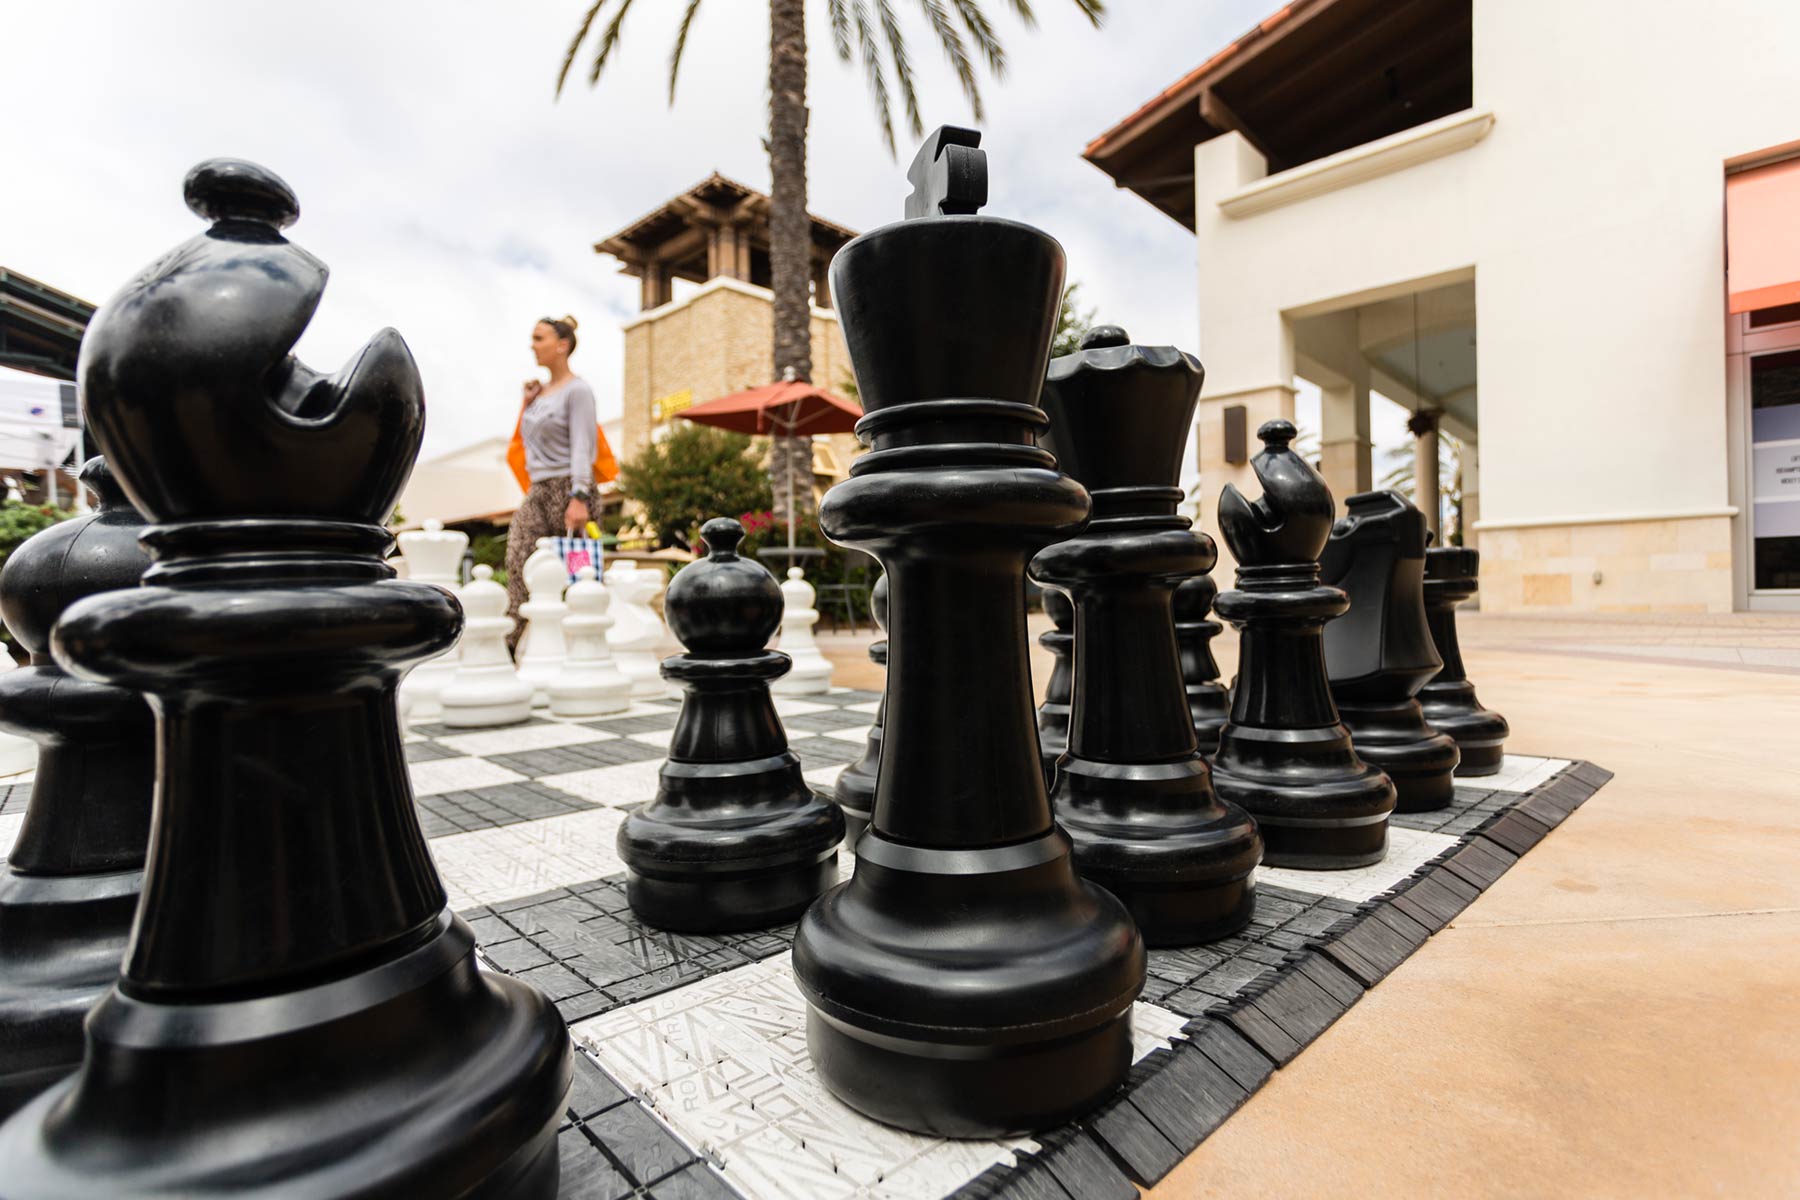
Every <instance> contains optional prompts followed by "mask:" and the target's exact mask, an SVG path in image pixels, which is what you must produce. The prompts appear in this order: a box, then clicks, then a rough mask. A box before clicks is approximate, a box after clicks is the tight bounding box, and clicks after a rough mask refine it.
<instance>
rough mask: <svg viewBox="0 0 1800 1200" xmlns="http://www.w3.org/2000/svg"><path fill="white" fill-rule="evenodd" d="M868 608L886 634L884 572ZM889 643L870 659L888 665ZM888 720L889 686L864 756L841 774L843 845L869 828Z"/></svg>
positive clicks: (877, 648) (852, 845) (872, 649)
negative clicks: (883, 730)
mask: <svg viewBox="0 0 1800 1200" xmlns="http://www.w3.org/2000/svg"><path fill="white" fill-rule="evenodd" d="M869 609H870V611H871V612H872V613H873V614H874V616H875V625H876V627H877V628H879V629H880V630H881V631H882V632H883V633H886V632H887V620H888V582H887V576H886V575H883V576H882V577H881V578H879V579H877V580H876V581H875V590H874V591H873V592H871V593H869ZM887 660H888V644H887V639H886V638H882V639H881V640H880V641H878V642H876V643H875V644H874V645H872V646H870V647H869V661H870V662H873V663H876V664H878V665H880V666H881V667H882V668H883V669H885V668H886V667H887ZM886 721H887V687H886V685H885V684H884V685H883V686H882V691H881V707H880V708H878V709H876V710H875V723H874V724H873V725H871V726H869V736H868V738H867V740H865V741H864V742H863V756H862V757H861V758H859V759H857V760H856V761H855V762H853V763H851V764H850V765H849V766H847V767H845V768H844V769H843V770H842V771H841V772H839V773H838V777H837V786H836V789H835V794H836V798H837V803H838V807H839V808H841V809H843V810H844V845H845V846H847V847H848V848H850V849H851V850H855V849H856V843H857V842H858V841H859V840H861V838H862V835H863V831H864V830H866V829H867V828H868V827H869V818H870V817H871V815H872V814H873V813H874V811H875V777H876V774H877V773H878V772H879V770H880V768H881V742H882V733H881V727H882V725H883V724H884V723H885V722H886Z"/></svg>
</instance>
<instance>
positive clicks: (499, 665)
mask: <svg viewBox="0 0 1800 1200" xmlns="http://www.w3.org/2000/svg"><path fill="white" fill-rule="evenodd" d="M461 599H462V606H463V615H464V617H465V618H466V619H465V621H464V623H463V640H462V661H461V662H459V663H457V665H456V678H454V679H452V680H451V681H450V682H449V683H448V684H446V685H445V686H444V690H443V691H441V692H439V693H438V703H439V704H441V705H442V706H443V709H444V715H443V722H444V724H446V725H449V726H451V727H453V728H456V729H472V728H478V727H480V726H483V725H517V724H518V723H520V722H521V721H529V720H530V719H531V685H530V684H529V683H526V682H525V681H524V680H523V679H520V678H519V673H518V672H517V671H515V670H513V664H512V656H511V655H509V654H507V652H506V634H507V631H508V630H510V629H511V628H512V619H511V618H510V617H508V616H507V615H506V589H505V588H503V587H501V586H500V585H499V584H497V583H495V582H494V568H492V567H490V566H488V565H487V564H486V563H483V564H482V565H480V566H478V567H476V568H475V578H474V579H471V580H470V581H469V584H468V586H467V587H465V588H463V590H462V592H461Z"/></svg>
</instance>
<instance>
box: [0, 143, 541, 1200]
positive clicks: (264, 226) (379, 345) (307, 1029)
mask: <svg viewBox="0 0 1800 1200" xmlns="http://www.w3.org/2000/svg"><path fill="white" fill-rule="evenodd" d="M186 194H187V201H188V206H189V207H190V208H192V209H193V210H194V211H195V212H196V213H198V214H200V215H201V216H203V217H206V218H209V219H210V220H211V221H212V225H211V227H210V228H209V229H207V230H206V232H204V233H202V234H201V235H199V236H197V237H195V238H193V239H191V240H190V241H188V242H186V243H185V244H183V245H182V246H180V247H178V248H177V249H175V250H174V251H173V252H172V253H170V254H168V255H166V256H165V257H163V258H162V259H161V260H159V261H158V262H156V263H155V264H153V265H151V266H150V267H148V268H146V269H145V270H144V271H143V272H141V273H140V274H139V275H138V276H137V277H136V278H135V279H133V280H132V281H131V282H130V283H128V284H127V285H126V286H125V288H124V290H122V291H121V292H119V294H118V295H116V296H114V297H113V298H112V299H111V300H110V301H108V302H107V304H106V305H105V306H104V307H103V308H102V309H101V310H100V312H99V313H97V314H96V315H95V317H94V320H93V322H92V324H90V325H89V327H88V330H87V335H86V338H85V340H84V341H83V343H82V348H81V365H80V375H81V387H82V396H83V408H84V411H85V413H86V416H87V422H88V430H89V433H90V434H91V436H92V437H93V439H94V441H95V442H96V443H97V444H98V445H99V446H100V448H101V449H102V450H103V451H104V452H105V454H106V458H107V461H108V462H109V463H110V464H111V466H112V469H113V472H114V473H115V475H116V476H117V478H118V481H119V484H120V486H121V487H122V488H123V490H124V491H125V493H126V495H127V497H128V498H129V499H130V500H131V502H132V503H133V504H135V505H136V507H137V508H138V510H139V511H140V512H142V513H143V514H144V515H145V517H146V518H148V519H149V520H150V521H152V522H155V524H153V525H152V526H151V527H150V528H148V529H146V530H145V531H144V534H143V543H144V545H145V546H147V547H148V548H149V550H150V552H151V555H152V557H153V558H154V560H155V561H154V563H153V565H152V566H151V567H150V569H149V570H148V571H147V572H146V573H145V575H144V578H143V585H142V586H141V587H138V588H132V589H128V590H125V591H115V592H108V593H105V594H102V595H98V596H90V597H88V598H86V599H84V600H81V601H79V602H77V603H76V604H74V605H73V606H71V607H70V608H69V609H68V610H67V611H66V612H65V613H64V614H63V616H62V619H61V621H60V622H59V623H58V624H57V626H56V628H55V631H54V633H53V634H52V639H51V646H52V649H53V650H54V652H55V655H56V659H57V661H58V662H59V663H61V664H62V665H63V667H64V668H65V669H66V670H68V671H70V672H71V673H73V674H76V675H78V676H80V677H81V678H83V679H88V680H96V681H101V682H106V683H111V684H114V685H116V686H119V687H124V688H131V689H135V690H138V691H141V692H145V693H148V694H149V695H150V696H151V697H152V698H153V701H154V707H155V709H156V726H157V734H156V736H157V739H158V740H157V755H156V800H155V807H156V813H155V819H154V820H153V822H152V828H151V845H150V851H149V856H148V860H147V863H146V867H145V876H144V888H143V900H142V903H141V904H140V906H139V909H138V915H137V924H136V926H135V928H134V929H133V932H132V937H131V943H130V947H129V950H128V952H127V955H126V958H125V963H124V971H123V977H122V979H121V981H120V983H119V985H118V986H117V987H116V988H114V989H113V990H112V991H111V992H109V993H107V995H106V996H105V997H104V998H103V999H102V1000H101V1001H100V1002H99V1003H98V1004H96V1005H95V1006H94V1009H93V1011H92V1012H91V1013H90V1014H89V1016H88V1020H87V1031H86V1032H87V1053H86V1058H85V1060H84V1061H83V1063H82V1066H81V1069H80V1070H79V1071H78V1072H76V1074H75V1075H74V1076H73V1077H72V1078H71V1079H69V1080H66V1081H64V1082H63V1083H62V1084H59V1085H57V1086H55V1087H53V1088H51V1089H50V1090H49V1091H47V1092H46V1093H44V1094H43V1095H41V1096H39V1097H38V1098H37V1099H35V1100H33V1101H32V1102H31V1103H30V1104H29V1105H27V1106H26V1107H25V1108H23V1109H22V1110H20V1111H19V1113H18V1114H17V1115H15V1116H14V1117H13V1119H12V1120H11V1121H9V1122H8V1123H7V1124H6V1125H5V1126H4V1127H0V1162H3V1163H5V1169H4V1175H5V1180H6V1182H5V1185H4V1189H3V1190H4V1191H5V1192H6V1194H7V1196H8V1197H12V1198H18V1200H25V1198H38V1197H51V1196H56V1197H63V1196H128V1195H129V1196H148V1195H158V1196H175V1195H184V1196H185V1195H225V1194H231V1195H250V1194H255V1195H259V1196H274V1195H281V1196H307V1197H315V1198H325V1197H343V1196H476V1195H479V1196H495V1197H501V1196H504V1197H519V1198H533V1200H535V1198H538V1197H544V1198H548V1197H551V1196H554V1195H555V1194H556V1190H557V1182H558V1170H557V1157H556V1130H557V1125H558V1122H559V1120H560V1119H561V1117H562V1115H563V1097H564V1094H565V1093H566V1092H567V1090H568V1086H569V1058H568V1055H569V1042H568V1034H567V1031H566V1030H565V1029H564V1027H563V1022H562V1018H561V1017H560V1016H558V1015H557V1011H556V1009H555V1008H554V1007H552V1006H551V1004H550V1003H549V1002H548V1001H547V1000H545V999H544V997H543V996H542V995H540V994H539V993H538V992H537V991H536V990H535V989H533V988H531V987H529V986H527V985H525V984H523V983H519V982H517V981H515V980H512V979H509V978H506V977H505V976H502V975H497V974H492V973H489V972H484V971H478V970H477V969H476V965H475V955H474V949H475V938H474V935H473V934H472V933H471V932H470V930H469V927H468V926H467V925H466V924H464V923H463V922H462V921H461V920H460V919H459V918H458V917H457V916H456V915H455V914H454V913H453V912H452V911H451V910H450V909H449V907H447V905H446V903H445V895H444V889H443V885H442V884H441V883H440V882H439V880H438V875H437V871H436V869H435V868H434V867H433V866H432V861H431V855H430V853H429V852H428V851H427V850H426V848H425V839H424V837H423V836H422V835H421V833H420V830H419V824H418V818H417V816H416V814H415V812H414V808H413V802H412V795H411V790H410V788H409V786H408V783H407V773H406V761H405V756H404V754H403V753H402V749H401V741H400V729H399V723H398V719H397V714H396V711H395V703H394V692H395V688H396V685H397V684H398V683H399V680H400V676H401V675H402V674H403V673H404V671H405V670H406V669H407V667H409V666H410V665H412V664H414V663H418V662H421V661H423V660H425V659H427V658H430V657H431V656H433V655H435V654H438V653H440V652H441V651H443V650H445V649H447V648H448V647H449V646H450V644H451V642H452V641H453V640H454V638H455V635H456V632H457V628H458V625H459V623H460V620H461V617H460V614H459V612H458V609H457V605H456V601H455V599H454V598H453V597H452V596H451V595H450V593H449V592H447V591H445V590H443V589H441V588H437V587H433V586H431V585H429V584H421V583H409V582H405V581H401V580H396V579H394V578H393V574H394V572H393V570H392V568H390V567H389V566H387V565H386V564H385V563H384V562H383V561H382V559H381V555H382V552H383V551H384V550H386V549H387V547H388V546H389V544H390V543H391V541H392V538H391V537H390V536H389V534H388V532H387V530H386V529H384V528H383V527H382V522H383V521H384V520H386V518H387V516H388V514H389V513H390V512H391V511H392V510H393V506H394V500H395V498H396V497H398V495H399V494H400V490H401V487H402V486H403V485H404V484H405V482H406V477H407V474H408V472H409V471H410V470H411V464H412V461H413V457H414V456H415V455H416V454H417V452H418V449H419V441H420V438H421V436H422V434H423V432H424V419H425V410H424V400H423V397H422V395H421V392H420V384H419V375H418V370H417V368H416V367H415V366H414V365H413V361H412V356H411V355H410V354H409V353H408V352H407V349H406V345H405V343H404V342H402V341H401V340H400V337H399V335H398V334H396V333H394V332H393V331H392V330H386V331H383V332H382V333H380V334H377V335H376V337H375V338H374V339H373V340H372V341H370V342H369V343H368V344H367V345H365V346H364V347H363V348H362V349H361V350H360V351H359V352H358V353H357V355H356V357H355V358H354V359H353V360H352V362H351V363H350V365H349V366H347V367H346V368H345V369H344V370H343V371H341V372H339V373H338V374H336V375H323V374H320V373H318V372H316V371H313V370H312V369H310V368H308V367H306V366H305V365H303V364H301V363H300V362H298V361H297V360H296V359H294V358H293V357H292V355H291V354H290V353H289V351H290V350H291V348H292V347H293V345H294V342H295V341H296V340H297V339H298V338H299V336H300V334H301V333H302V331H303V330H304V329H305V328H306V326H307V323H308V321H309V320H310V319H311V317H312V314H313V311H314V309H315V308H316V307H317V305H318V302H319V297H320V294H321V292H322V291H323V290H324V285H325V276H326V270H325V266H324V264H322V263H321V262H319V261H318V260H317V259H316V258H314V257H313V256H312V255H310V254H308V253H307V252H306V251H304V250H301V249H299V248H298V247H296V246H294V245H292V244H290V243H289V242H288V241H287V240H286V239H285V238H284V237H283V236H282V235H281V232H280V230H281V229H282V228H283V227H285V226H287V225H290V224H292V223H293V221H294V219H295V217H296V216H297V215H298V211H299V208H298V205H297V203H296V202H295V200H294V196H293V193H292V192H291V191H290V190H289V189H288V187H287V185H286V184H285V183H283V182H282V181H281V180H280V179H278V178H277V177H276V176H274V175H273V174H271V173H270V172H269V171H267V170H265V169H263V168H261V167H258V166H256V165H254V164H252V163H246V162H241V161H237V160H232V159H214V160H212V161H209V162H206V163H202V164H201V165H200V166H198V167H196V168H194V170H193V171H192V172H190V173H189V175H188V177H187V183H186Z"/></svg>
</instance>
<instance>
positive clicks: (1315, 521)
mask: <svg viewBox="0 0 1800 1200" xmlns="http://www.w3.org/2000/svg"><path fill="white" fill-rule="evenodd" d="M1256 436H1257V437H1259V438H1261V439H1262V441H1263V449H1262V451H1261V452H1260V453H1258V454H1257V456H1256V457H1255V458H1253V459H1251V460H1250V466H1251V468H1252V469H1253V470H1254V471H1255V472H1256V478H1257V479H1258V480H1259V481H1261V483H1262V486H1263V494H1262V496H1261V497H1260V498H1259V499H1257V500H1255V501H1249V500H1246V499H1244V497H1243V495H1242V493H1240V492H1239V491H1238V490H1237V488H1236V487H1234V486H1233V485H1231V484H1229V483H1228V484H1226V485H1225V489H1224V492H1223V493H1222V494H1221V495H1220V497H1219V529H1220V531H1221V532H1222V533H1223V534H1224V535H1225V542H1226V544H1227V545H1229V546H1230V547H1231V553H1232V554H1233V555H1234V556H1235V557H1236V558H1237V561H1238V568H1237V584H1238V586H1237V588H1236V590H1234V591H1229V592H1226V593H1224V594H1223V595H1221V596H1220V597H1219V600H1218V603H1217V605H1216V607H1217V609H1218V612H1219V615H1220V616H1222V617H1224V618H1225V619H1226V620H1227V621H1230V622H1231V623H1232V624H1233V625H1235V626H1237V627H1238V630H1239V637H1238V675H1237V680H1236V682H1235V684H1234V685H1233V687H1232V692H1231V720H1230V721H1229V722H1227V723H1226V725H1225V728H1224V729H1223V730H1221V731H1220V733H1219V752H1218V753H1217V754H1216V755H1214V756H1213V786H1214V787H1215V788H1217V789H1218V793H1219V796H1220V797H1221V798H1222V799H1226V800H1230V801H1233V802H1234V803H1236V804H1239V805H1242V806H1243V807H1244V809H1246V810H1247V811H1248V812H1249V813H1250V815H1251V816H1253V817H1255V818H1256V823H1257V825H1258V826H1259V827H1260V828H1261V830H1262V836H1263V843H1264V846H1265V850H1264V854H1263V860H1264V861H1265V862H1267V863H1268V864H1269V865H1270V866H1276V867H1302V868H1311V869H1317V870H1336V869H1341V868H1346V867H1359V866H1366V865H1368V864H1369V863H1373V862H1379V861H1381V858H1382V856H1383V855H1385V854H1386V853H1387V822H1388V814H1389V813H1391V812H1392V811H1393V809H1394V785H1393V784H1392V783H1391V782H1390V781H1389V780H1388V777H1387V776H1386V775H1384V774H1382V772H1381V770H1380V769H1379V768H1377V767H1374V766H1371V765H1370V764H1368V763H1365V762H1363V761H1362V760H1361V759H1360V758H1358V757H1357V755H1356V751H1355V750H1354V749H1353V748H1352V747H1351V744H1350V731H1349V730H1348V729H1346V728H1345V727H1344V724H1343V722H1342V721H1341V720H1340V719H1339V718H1338V712H1337V707H1336V706H1335V705H1334V704H1333V703H1332V701H1331V689H1330V687H1329V685H1328V684H1327V681H1326V675H1325V651H1324V644H1323V638H1322V637H1321V632H1320V631H1321V629H1322V627H1323V626H1324V624H1325V622H1327V621H1329V620H1331V619H1332V618H1333V617H1336V616H1340V615H1342V613H1343V612H1344V610H1345V609H1346V608H1347V607H1349V601H1348V600H1347V599H1346V598H1345V596H1344V593H1343V592H1342V591H1341V590H1340V589H1338V588H1334V587H1327V586H1324V585H1322V584H1321V583H1320V582H1319V561H1318V560H1319V552H1320V551H1321V550H1323V549H1324V548H1325V541H1326V539H1327V538H1328V537H1329V536H1330V535H1331V518H1332V502H1331V489H1329V488H1327V487H1326V486H1325V480H1324V479H1323V478H1321V477H1320V475H1319V473H1318V472H1317V471H1315V470H1313V468H1312V466H1311V465H1310V464H1308V463H1307V461H1306V460H1305V459H1303V458H1301V457H1300V456H1299V455H1298V454H1295V453H1294V452H1293V451H1292V450H1290V449H1289V448H1288V443H1289V442H1291V441H1293V439H1294V426H1293V423H1292V422H1289V421H1280V420H1277V421H1269V422H1267V423H1265V424H1264V425H1263V427H1262V428H1261V429H1258V430H1257V431H1256Z"/></svg>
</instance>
